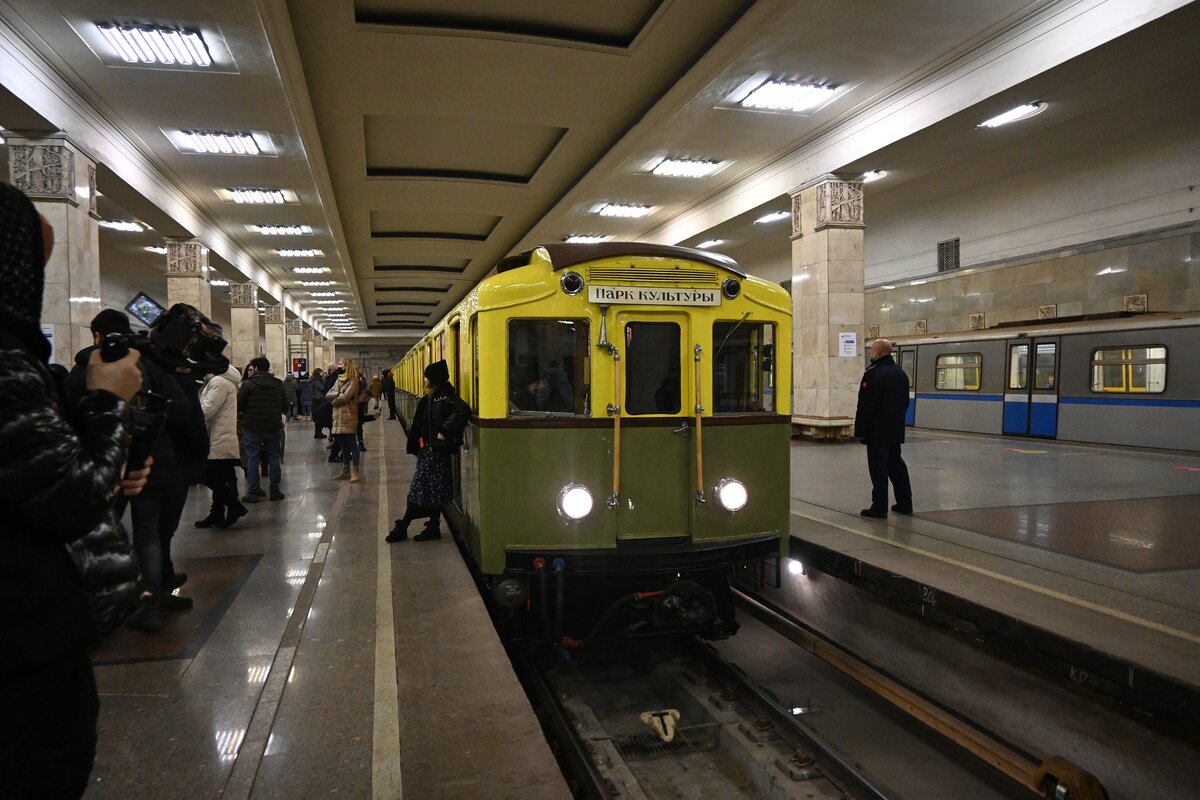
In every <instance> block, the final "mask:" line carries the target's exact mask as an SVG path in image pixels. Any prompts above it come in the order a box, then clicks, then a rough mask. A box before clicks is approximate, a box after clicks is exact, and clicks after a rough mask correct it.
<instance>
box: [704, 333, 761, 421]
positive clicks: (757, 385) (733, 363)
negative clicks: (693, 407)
mask: <svg viewBox="0 0 1200 800" xmlns="http://www.w3.org/2000/svg"><path fill="white" fill-rule="evenodd" d="M713 347H714V348H715V350H714V352H713V359H712V366H713V411H714V412H715V413H717V414H736V413H744V412H753V411H774V410H775V392H774V389H775V385H774V370H775V366H774V363H773V359H774V350H775V326H774V325H771V324H769V323H765V322H717V323H714V324H713Z"/></svg>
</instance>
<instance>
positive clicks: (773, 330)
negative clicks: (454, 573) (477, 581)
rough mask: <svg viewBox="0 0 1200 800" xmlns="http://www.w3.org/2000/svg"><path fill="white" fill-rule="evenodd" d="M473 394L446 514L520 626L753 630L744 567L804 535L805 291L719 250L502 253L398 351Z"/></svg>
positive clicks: (406, 399)
mask: <svg viewBox="0 0 1200 800" xmlns="http://www.w3.org/2000/svg"><path fill="white" fill-rule="evenodd" d="M442 358H444V359H445V360H446V361H447V363H448V364H449V366H450V374H451V380H452V381H453V383H454V385H455V387H456V388H457V389H458V391H459V393H460V395H461V396H462V397H463V399H464V400H466V402H467V403H468V404H469V405H470V406H471V409H472V418H471V422H470V424H469V426H468V429H467V432H466V435H465V437H464V445H463V448H462V451H461V453H460V454H459V455H458V457H457V460H456V464H455V472H456V478H455V480H456V483H455V500H454V502H453V503H452V504H451V506H450V507H448V508H447V516H448V517H449V519H450V521H451V523H452V524H453V525H454V527H455V529H456V530H457V532H458V534H459V536H460V538H461V540H462V541H463V542H464V543H465V546H466V548H467V549H468V551H469V553H470V555H471V557H472V559H473V560H474V562H475V566H476V567H477V569H478V570H479V572H480V574H481V576H482V579H483V580H484V581H485V583H486V585H487V587H488V588H489V589H490V590H491V592H492V596H493V598H494V599H495V602H496V603H497V604H498V605H499V607H500V608H502V609H504V611H505V615H504V616H505V619H506V624H509V625H510V626H511V627H512V631H511V632H512V633H514V634H516V635H527V636H531V637H539V638H548V639H551V640H553V641H556V642H562V643H565V644H567V645H568V646H572V647H575V646H579V645H580V644H585V643H587V642H589V641H593V640H596V639H602V638H608V637H612V636H618V635H628V634H629V633H632V632H638V631H660V630H695V631H698V632H701V633H704V634H706V635H712V636H721V635H728V634H729V633H732V632H733V631H734V630H736V623H735V622H734V615H733V606H732V601H731V597H730V593H729V580H730V577H731V574H732V571H733V570H734V568H735V567H738V566H740V565H753V566H755V567H757V566H758V565H762V564H764V563H766V562H768V561H774V562H775V565H776V566H777V563H778V562H777V558H778V556H779V555H780V550H781V547H782V548H786V542H787V530H788V514H789V508H788V497H789V469H788V461H789V458H788V442H789V433H790V414H791V408H790V401H791V299H790V297H789V296H788V294H787V293H786V292H785V291H784V290H783V289H782V288H780V287H779V286H778V285H776V284H773V283H770V282H768V281H764V280H760V279H757V278H754V277H750V276H748V275H746V274H745V273H744V272H742V271H741V269H740V268H739V267H738V266H737V264H736V263H735V262H734V261H732V260H731V259H729V258H726V257H724V256H720V255H717V254H713V253H708V252H706V251H702V250H692V249H688V248H678V247H666V246H660V245H646V244H639V243H606V244H598V245H576V244H555V245H546V246H543V247H538V248H535V249H533V250H531V251H529V252H527V253H524V254H521V255H519V256H513V257H510V258H508V259H506V260H505V261H504V262H502V263H501V264H500V265H499V266H498V268H497V272H496V274H495V275H493V276H492V277H489V278H487V279H485V280H483V281H482V282H481V283H480V284H479V285H478V286H477V287H476V288H475V289H474V290H473V291H472V292H471V293H470V295H468V296H467V298H466V299H464V300H463V302H462V303H460V304H459V305H458V306H457V307H456V308H455V309H454V310H452V311H451V312H450V313H449V314H448V315H447V316H446V317H445V318H444V319H443V320H442V321H441V322H439V323H438V325H437V326H435V327H434V329H433V330H432V331H431V332H430V333H429V334H428V335H427V336H426V337H425V338H424V339H422V340H421V341H420V342H419V343H418V344H417V345H416V346H414V347H413V348H412V350H410V351H409V353H408V354H407V355H406V356H405V358H404V359H403V360H402V361H401V362H400V363H399V364H397V365H396V373H395V374H396V375H397V376H398V379H397V384H398V386H399V388H400V389H401V398H402V403H401V404H402V413H403V415H404V417H405V419H406V420H408V419H411V415H412V412H413V410H414V408H415V405H416V402H417V399H418V398H419V395H420V394H421V392H422V391H423V389H422V379H421V376H422V372H423V370H424V368H425V366H426V365H427V364H429V363H431V362H433V361H437V360H439V359H442Z"/></svg>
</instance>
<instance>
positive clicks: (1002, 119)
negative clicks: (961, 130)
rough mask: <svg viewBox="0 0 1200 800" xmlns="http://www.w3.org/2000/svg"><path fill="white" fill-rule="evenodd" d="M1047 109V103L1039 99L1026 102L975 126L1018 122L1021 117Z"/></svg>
mask: <svg viewBox="0 0 1200 800" xmlns="http://www.w3.org/2000/svg"><path fill="white" fill-rule="evenodd" d="M1045 110H1046V104H1045V103H1043V102H1041V101H1038V102H1036V103H1025V104H1024V105H1019V106H1017V107H1016V108H1012V109H1009V110H1008V111H1005V112H1004V113H1003V114H1000V115H999V116H995V117H992V118H991V119H989V120H985V121H983V122H981V123H979V124H978V125H976V126H975V127H977V128H999V127H1000V126H1001V125H1007V124H1008V123H1010V122H1016V121H1017V120H1020V119H1028V118H1029V117H1032V116H1034V115H1035V114H1040V113H1042V112H1043V111H1045Z"/></svg>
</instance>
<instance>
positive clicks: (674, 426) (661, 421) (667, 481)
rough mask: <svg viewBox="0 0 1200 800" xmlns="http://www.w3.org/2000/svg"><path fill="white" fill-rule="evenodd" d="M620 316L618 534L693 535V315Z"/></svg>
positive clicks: (639, 536) (629, 537) (649, 536)
mask: <svg viewBox="0 0 1200 800" xmlns="http://www.w3.org/2000/svg"><path fill="white" fill-rule="evenodd" d="M618 323H619V325H618V330H619V331H620V334H619V336H620V337H621V339H620V343H619V345H618V346H619V347H620V348H621V350H622V353H621V370H622V371H623V373H624V374H623V375H622V376H621V396H622V401H621V406H622V407H621V412H620V413H621V496H620V500H619V502H620V504H619V505H618V506H617V538H619V539H622V540H626V541H628V540H632V539H661V538H670V537H690V536H691V529H690V520H691V513H690V512H691V506H690V505H689V504H690V503H691V502H692V501H693V498H694V491H693V488H692V484H693V483H694V480H695V479H694V478H693V477H692V475H693V472H692V450H693V449H694V448H695V446H696V442H695V439H694V438H693V437H694V434H695V432H694V431H692V430H691V427H692V423H691V421H690V420H691V419H692V418H693V411H694V403H695V401H694V400H693V399H692V389H691V386H692V382H691V381H689V380H686V378H687V376H690V375H692V374H693V370H692V369H689V367H691V365H692V361H693V359H692V358H691V356H692V344H691V339H692V335H691V330H690V327H689V324H688V317H687V316H686V315H684V314H669V313H668V314H662V313H638V312H630V313H624V314H621V315H619V317H618ZM614 338H615V337H614ZM685 359H686V360H685Z"/></svg>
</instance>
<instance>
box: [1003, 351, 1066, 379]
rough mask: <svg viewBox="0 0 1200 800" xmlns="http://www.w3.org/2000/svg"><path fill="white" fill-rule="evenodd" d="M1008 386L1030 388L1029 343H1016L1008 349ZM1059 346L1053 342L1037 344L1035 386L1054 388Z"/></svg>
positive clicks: (1034, 371)
mask: <svg viewBox="0 0 1200 800" xmlns="http://www.w3.org/2000/svg"><path fill="white" fill-rule="evenodd" d="M1008 353H1009V355H1008V388H1009V389H1028V388H1029V345H1028V344H1014V345H1012V346H1011V347H1009V351H1008ZM1057 353H1058V347H1057V345H1055V344H1054V343H1053V342H1046V343H1042V344H1038V345H1037V357H1036V361H1035V363H1034V370H1033V388H1035V389H1053V388H1054V380H1055V378H1054V373H1055V367H1056V361H1057Z"/></svg>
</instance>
